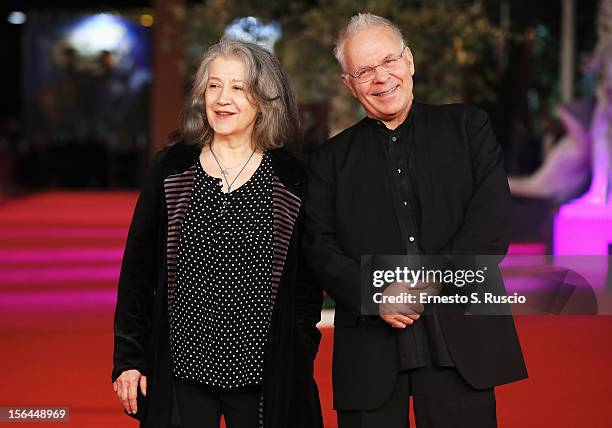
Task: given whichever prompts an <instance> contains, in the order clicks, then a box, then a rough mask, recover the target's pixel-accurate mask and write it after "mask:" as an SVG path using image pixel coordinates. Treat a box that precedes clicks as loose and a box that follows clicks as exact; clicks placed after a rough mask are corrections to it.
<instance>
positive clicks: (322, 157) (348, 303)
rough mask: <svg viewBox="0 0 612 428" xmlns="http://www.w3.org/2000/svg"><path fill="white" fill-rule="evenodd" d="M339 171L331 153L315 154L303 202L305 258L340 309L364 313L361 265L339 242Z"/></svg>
mask: <svg viewBox="0 0 612 428" xmlns="http://www.w3.org/2000/svg"><path fill="white" fill-rule="evenodd" d="M335 206H336V171H335V165H334V163H333V158H332V154H331V153H330V151H329V150H319V151H317V152H315V153H314V154H313V155H312V157H311V160H310V163H309V168H308V185H307V187H306V198H305V202H304V212H305V218H304V239H303V241H302V246H303V250H304V256H305V257H306V259H307V262H308V264H309V266H310V268H311V269H312V272H313V274H314V276H315V277H316V278H317V279H318V280H319V281H321V282H322V284H323V288H324V289H325V290H326V291H327V293H328V294H329V295H330V296H331V297H332V298H333V299H334V300H335V301H336V302H337V303H338V304H340V305H342V306H344V307H346V308H348V309H350V310H351V311H352V312H354V313H355V314H359V313H360V312H361V296H360V278H361V277H360V264H359V263H358V262H357V261H356V260H354V259H352V258H350V257H348V256H347V255H346V254H345V253H344V251H342V249H341V248H340V246H339V244H338V242H337V240H336V230H335V222H336V218H335V217H336V216H335V214H336V208H335Z"/></svg>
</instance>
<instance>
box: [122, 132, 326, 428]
mask: <svg viewBox="0 0 612 428" xmlns="http://www.w3.org/2000/svg"><path fill="white" fill-rule="evenodd" d="M199 153H200V148H199V147H197V146H190V145H186V144H184V143H177V144H174V145H172V146H169V147H168V148H166V149H164V150H162V151H161V152H159V153H158V154H157V155H156V156H155V158H154V159H153V162H152V166H151V167H150V171H149V173H148V176H147V178H146V181H145V184H144V187H143V190H142V192H141V194H140V197H139V198H138V202H137V204H136V208H135V211H134V216H133V219H132V223H131V226H130V231H129V234H128V239H127V244H126V248H125V253H124V256H123V263H122V267H121V274H120V277H119V285H118V293H117V307H116V311H115V323H114V332H115V349H114V357H113V363H114V367H113V373H112V380H113V381H115V380H116V378H117V377H118V376H119V375H120V374H121V372H123V371H124V370H128V369H138V370H140V371H141V372H142V373H143V374H145V375H147V377H148V378H147V396H146V398H144V399H143V397H140V401H141V402H140V403H139V406H138V414H137V415H136V416H137V418H138V419H140V421H141V425H140V426H141V427H143V428H154V427H159V428H162V427H163V428H168V427H175V426H179V423H180V418H179V415H178V412H177V407H176V399H175V396H174V384H173V382H172V373H171V359H170V349H169V322H168V302H169V300H170V301H171V299H172V286H170V287H169V284H170V285H172V283H173V278H174V275H173V273H174V272H175V268H176V251H175V249H176V244H177V242H178V231H180V225H181V223H182V220H183V219H184V214H185V211H186V207H187V202H188V201H189V197H190V195H191V191H192V184H193V179H192V177H193V171H194V168H195V165H196V164H197V162H198V156H199ZM270 156H271V162H272V168H273V170H274V190H273V212H274V263H275V264H274V266H275V267H274V269H275V273H276V275H275V276H274V275H273V282H274V281H276V282H275V283H276V285H277V286H278V288H277V290H278V294H277V295H276V299H275V305H274V309H273V312H272V321H271V327H270V332H269V336H268V339H267V343H266V349H265V358H264V360H265V362H264V385H263V425H262V427H265V428H287V427H303V428H311V427H313V428H316V427H321V426H322V417H321V408H320V403H319V396H318V391H317V387H316V384H315V382H314V380H313V360H314V358H315V355H316V352H317V348H318V344H319V340H320V332H319V330H317V328H316V327H315V325H316V323H317V322H318V320H319V319H320V309H321V299H322V296H321V291H320V290H319V289H317V288H315V287H313V286H312V285H311V284H312V283H311V282H308V281H306V280H305V279H306V278H307V277H308V272H307V269H305V268H304V267H303V266H301V265H299V264H298V251H299V244H298V242H299V241H300V237H301V229H302V227H301V224H302V202H301V201H302V188H303V183H304V172H303V169H302V168H301V166H300V165H299V163H298V162H297V161H296V160H295V159H294V158H293V157H292V156H290V155H289V154H288V153H287V152H286V151H284V150H282V149H280V150H272V151H271V152H270ZM168 219H170V221H169V220H168ZM169 272H170V274H169Z"/></svg>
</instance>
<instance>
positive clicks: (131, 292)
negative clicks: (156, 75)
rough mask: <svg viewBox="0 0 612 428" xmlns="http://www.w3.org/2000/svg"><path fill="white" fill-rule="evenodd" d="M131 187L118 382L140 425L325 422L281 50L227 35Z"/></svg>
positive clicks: (292, 107) (316, 311) (315, 310)
mask: <svg viewBox="0 0 612 428" xmlns="http://www.w3.org/2000/svg"><path fill="white" fill-rule="evenodd" d="M178 135H180V137H181V138H180V140H179V141H177V142H175V143H174V144H171V145H170V146H169V147H167V148H166V149H164V150H162V151H161V152H159V153H158V154H157V155H156V156H155V158H154V160H153V165H152V167H151V171H150V173H149V176H148V178H147V181H146V183H145V186H144V188H143V190H142V192H141V194H140V197H139V200H138V203H137V205H136V209H135V212H134V217H133V220H132V225H131V227H130V232H129V235H128V240H127V244H126V249H125V254H124V258H123V264H122V269H121V275H120V278H119V286H118V294H117V307H116V311H115V352H114V368H113V385H114V390H115V392H116V393H117V395H118V396H119V398H120V400H121V401H122V403H123V405H124V407H125V410H126V412H127V413H128V414H130V415H131V416H134V417H137V418H138V419H139V420H140V421H141V425H140V426H141V427H144V428H151V427H160V428H161V427H174V426H180V427H183V428H191V427H194V428H195V427H215V426H217V427H218V426H219V424H220V418H221V415H223V416H224V418H225V423H226V426H227V427H228V428H256V427H266V428H267V427H270V428H281V427H282V428H286V427H294V426H295V427H298V426H299V427H320V426H322V418H321V409H320V404H319V397H318V391H317V387H316V384H315V382H314V380H313V361H314V357H315V355H316V352H317V348H318V343H319V339H320V333H319V331H318V330H317V328H316V323H317V322H318V320H319V317H320V308H321V291H320V290H319V289H318V288H316V287H314V286H312V285H311V283H309V281H308V280H307V277H308V272H307V270H306V268H304V267H303V265H302V264H301V263H299V259H298V251H299V240H300V237H301V227H302V226H301V223H302V189H303V181H304V171H303V169H302V167H301V166H300V164H299V163H298V162H297V161H296V160H295V158H293V157H292V156H291V155H290V154H289V153H288V152H287V151H286V150H285V149H283V146H285V145H286V144H287V143H292V142H295V140H296V139H298V138H299V122H298V113H297V106H296V102H295V99H294V96H293V94H292V92H291V90H290V88H289V85H288V82H287V79H286V77H285V75H284V73H283V71H282V70H281V68H280V63H279V61H278V60H277V59H276V58H275V57H274V56H273V55H271V54H270V53H269V52H267V51H266V50H264V49H263V48H261V47H259V46H257V45H254V44H250V43H244V42H238V41H232V40H228V39H223V40H221V41H220V42H219V43H217V44H215V45H214V46H212V47H211V48H210V49H209V50H208V52H207V54H206V55H205V56H204V58H203V59H202V61H201V63H200V66H199V68H198V71H197V73H196V75H195V79H194V84H193V89H192V92H191V94H190V96H189V98H188V101H187V103H186V106H185V109H184V111H183V115H182V121H181V125H180V128H179V132H178Z"/></svg>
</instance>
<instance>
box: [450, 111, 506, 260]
mask: <svg viewBox="0 0 612 428" xmlns="http://www.w3.org/2000/svg"><path fill="white" fill-rule="evenodd" d="M466 132H467V138H468V144H469V150H470V154H471V160H472V177H473V178H472V181H473V183H474V191H473V193H472V197H471V199H470V200H469V202H468V204H467V206H466V209H465V214H464V216H463V222H462V224H461V227H460V228H459V229H458V230H457V232H456V233H455V235H454V236H453V237H452V239H451V240H450V241H449V242H448V244H447V245H446V246H445V247H444V248H443V249H442V250H441V251H440V253H441V254H466V255H483V254H487V255H495V256H498V257H497V259H498V260H497V261H498V262H501V260H502V259H503V257H504V256H505V254H506V252H507V251H508V245H509V244H510V233H511V227H510V225H511V223H510V221H511V217H510V215H511V207H512V197H511V195H510V190H509V188H508V180H507V178H506V172H505V170H504V162H503V154H502V150H501V147H500V146H499V144H498V143H497V141H496V139H495V134H494V133H493V129H492V127H491V122H490V121H489V117H488V115H487V113H485V112H484V111H482V110H475V111H473V113H472V114H471V115H470V116H469V117H468V118H467V123H466Z"/></svg>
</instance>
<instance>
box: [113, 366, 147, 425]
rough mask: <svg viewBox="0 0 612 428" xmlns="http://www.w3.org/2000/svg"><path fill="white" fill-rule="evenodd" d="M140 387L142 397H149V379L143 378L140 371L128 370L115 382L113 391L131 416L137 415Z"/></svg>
mask: <svg viewBox="0 0 612 428" xmlns="http://www.w3.org/2000/svg"><path fill="white" fill-rule="evenodd" d="M138 385H140V391H141V392H142V395H144V396H146V395H147V377H146V376H143V375H142V374H141V373H140V372H139V371H138V370H136V369H132V370H126V371H124V372H123V373H121V375H120V376H119V377H118V378H117V380H116V381H115V382H113V389H114V390H115V392H116V393H117V397H119V400H121V402H122V403H123V407H125V410H126V411H127V412H128V413H130V414H136V412H137V411H138V406H137V405H136V396H137V395H138V390H137V388H138Z"/></svg>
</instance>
